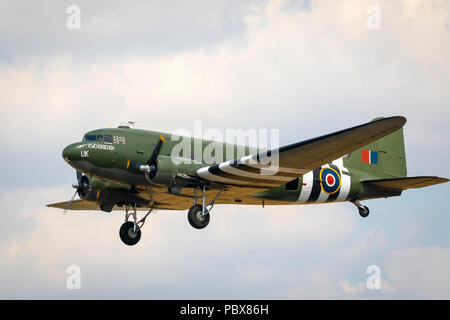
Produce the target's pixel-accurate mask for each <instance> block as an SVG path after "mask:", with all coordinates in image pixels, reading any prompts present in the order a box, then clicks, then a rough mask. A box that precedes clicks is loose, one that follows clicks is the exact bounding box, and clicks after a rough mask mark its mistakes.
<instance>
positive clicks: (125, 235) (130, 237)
mask: <svg viewBox="0 0 450 320" xmlns="http://www.w3.org/2000/svg"><path fill="white" fill-rule="evenodd" d="M153 208H154V202H152V204H151V205H150V210H149V211H148V212H147V214H146V215H145V216H144V217H143V218H142V219H141V220H139V221H137V214H136V203H134V204H133V206H132V207H131V209H132V211H131V212H129V209H130V205H129V204H127V205H126V207H125V222H124V223H123V224H122V226H121V227H120V231H119V236H120V240H122V242H123V243H125V244H126V245H128V246H134V245H135V244H137V243H138V242H139V240H140V239H141V229H142V226H143V225H144V223H145V219H146V218H147V216H148V215H149V214H150V213H151V212H152V210H153ZM130 215H131V216H132V217H133V221H128V219H129V217H130Z"/></svg>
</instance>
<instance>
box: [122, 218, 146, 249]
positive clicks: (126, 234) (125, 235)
mask: <svg viewBox="0 0 450 320" xmlns="http://www.w3.org/2000/svg"><path fill="white" fill-rule="evenodd" d="M119 235H120V240H122V242H123V243H125V244H126V245H127V246H134V245H135V244H136V243H138V242H139V240H140V239H141V229H139V228H137V230H136V231H134V223H133V222H131V221H127V222H125V223H124V224H122V226H121V227H120V231H119Z"/></svg>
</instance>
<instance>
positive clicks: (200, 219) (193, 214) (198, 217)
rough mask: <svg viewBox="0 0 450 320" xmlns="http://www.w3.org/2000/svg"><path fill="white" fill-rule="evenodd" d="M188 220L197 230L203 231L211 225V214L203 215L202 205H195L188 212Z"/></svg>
mask: <svg viewBox="0 0 450 320" xmlns="http://www.w3.org/2000/svg"><path fill="white" fill-rule="evenodd" d="M188 220H189V223H190V224H191V226H193V227H194V228H195V229H203V228H205V227H206V226H207V225H208V223H209V212H208V211H206V213H204V214H203V212H202V206H201V205H199V204H196V205H193V206H192V207H191V208H190V209H189V211H188Z"/></svg>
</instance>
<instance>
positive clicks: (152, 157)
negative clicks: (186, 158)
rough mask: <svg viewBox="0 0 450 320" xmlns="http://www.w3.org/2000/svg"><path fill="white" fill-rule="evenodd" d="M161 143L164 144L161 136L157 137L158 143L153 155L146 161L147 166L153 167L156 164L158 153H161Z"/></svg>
mask: <svg viewBox="0 0 450 320" xmlns="http://www.w3.org/2000/svg"><path fill="white" fill-rule="evenodd" d="M163 143H164V137H163V136H159V141H158V143H157V144H156V147H155V149H154V150H153V153H152V155H151V157H150V159H148V161H147V165H149V166H152V165H153V166H154V165H155V164H156V158H157V157H158V155H159V152H160V151H161V147H162V145H163Z"/></svg>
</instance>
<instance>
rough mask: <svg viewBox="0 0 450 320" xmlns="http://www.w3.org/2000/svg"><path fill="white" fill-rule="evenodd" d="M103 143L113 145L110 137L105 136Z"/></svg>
mask: <svg viewBox="0 0 450 320" xmlns="http://www.w3.org/2000/svg"><path fill="white" fill-rule="evenodd" d="M104 141H105V143H113V137H112V136H105V140H104Z"/></svg>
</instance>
